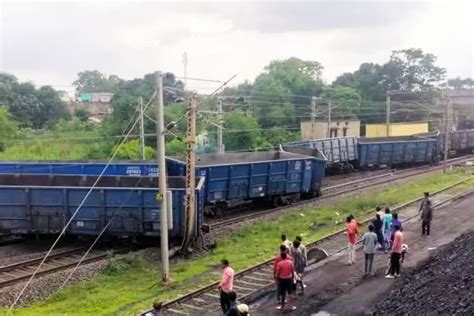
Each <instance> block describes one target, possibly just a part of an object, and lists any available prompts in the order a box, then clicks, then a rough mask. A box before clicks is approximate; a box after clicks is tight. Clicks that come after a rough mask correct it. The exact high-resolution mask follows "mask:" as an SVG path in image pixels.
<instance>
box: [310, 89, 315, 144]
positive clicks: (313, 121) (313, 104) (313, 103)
mask: <svg viewBox="0 0 474 316" xmlns="http://www.w3.org/2000/svg"><path fill="white" fill-rule="evenodd" d="M315 123H316V97H314V96H313V97H312V98H311V139H315V137H314V127H315V126H314V125H315Z"/></svg>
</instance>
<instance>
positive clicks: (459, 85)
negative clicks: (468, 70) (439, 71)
mask: <svg viewBox="0 0 474 316" xmlns="http://www.w3.org/2000/svg"><path fill="white" fill-rule="evenodd" d="M448 85H449V86H450V87H452V88H454V89H470V88H472V86H473V85H474V80H472V79H471V78H465V79H461V77H456V78H452V79H449V80H448Z"/></svg>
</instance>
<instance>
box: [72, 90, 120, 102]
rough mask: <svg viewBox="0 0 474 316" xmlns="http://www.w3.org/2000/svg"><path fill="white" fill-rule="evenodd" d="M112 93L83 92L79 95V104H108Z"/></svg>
mask: <svg viewBox="0 0 474 316" xmlns="http://www.w3.org/2000/svg"><path fill="white" fill-rule="evenodd" d="M113 96H114V94H113V93H110V92H83V93H81V94H79V101H80V102H90V103H110V101H111V100H112V97H113Z"/></svg>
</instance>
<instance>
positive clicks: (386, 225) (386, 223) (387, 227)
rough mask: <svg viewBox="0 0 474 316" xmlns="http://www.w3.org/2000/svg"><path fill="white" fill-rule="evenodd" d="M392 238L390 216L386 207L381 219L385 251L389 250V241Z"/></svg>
mask: <svg viewBox="0 0 474 316" xmlns="http://www.w3.org/2000/svg"><path fill="white" fill-rule="evenodd" d="M391 238H392V214H391V213H390V209H389V208H388V207H386V208H385V216H384V217H383V239H384V240H385V249H390V247H391V245H390V240H391Z"/></svg>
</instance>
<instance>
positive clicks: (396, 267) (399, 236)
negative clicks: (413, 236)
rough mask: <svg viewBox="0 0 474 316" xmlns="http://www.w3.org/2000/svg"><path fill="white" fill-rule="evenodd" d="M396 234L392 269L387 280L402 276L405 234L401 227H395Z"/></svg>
mask: <svg viewBox="0 0 474 316" xmlns="http://www.w3.org/2000/svg"><path fill="white" fill-rule="evenodd" d="M394 229H395V234H394V236H393V244H392V253H391V254H390V269H389V270H388V275H387V276H386V278H387V279H393V278H394V277H399V276H400V257H401V255H402V245H403V233H402V232H401V231H400V226H399V225H395V226H394Z"/></svg>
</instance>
